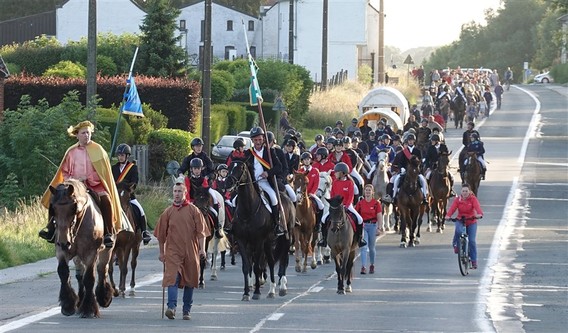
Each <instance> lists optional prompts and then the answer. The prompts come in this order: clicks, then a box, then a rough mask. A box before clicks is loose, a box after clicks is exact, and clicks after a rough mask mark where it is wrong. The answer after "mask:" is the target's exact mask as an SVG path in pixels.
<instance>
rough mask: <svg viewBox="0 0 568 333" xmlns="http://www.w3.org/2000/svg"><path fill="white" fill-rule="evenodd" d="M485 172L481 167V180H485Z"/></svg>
mask: <svg viewBox="0 0 568 333" xmlns="http://www.w3.org/2000/svg"><path fill="white" fill-rule="evenodd" d="M485 172H487V169H485V168H481V180H485Z"/></svg>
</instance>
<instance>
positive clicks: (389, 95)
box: [358, 87, 410, 131]
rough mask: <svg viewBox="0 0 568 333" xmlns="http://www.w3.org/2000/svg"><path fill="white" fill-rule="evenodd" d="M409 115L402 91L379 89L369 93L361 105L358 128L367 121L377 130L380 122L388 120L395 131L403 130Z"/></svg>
mask: <svg viewBox="0 0 568 333" xmlns="http://www.w3.org/2000/svg"><path fill="white" fill-rule="evenodd" d="M409 115H410V111H409V109H408V101H407V100H406V98H405V97H404V95H403V94H402V93H401V92H400V91H398V90H396V89H395V88H392V87H379V88H375V89H373V90H371V91H369V92H368V93H367V95H366V96H365V97H363V99H362V100H361V102H360V103H359V119H358V120H359V122H358V126H361V125H363V121H364V120H365V119H367V120H368V121H369V126H370V127H371V128H372V129H373V130H375V129H376V128H377V123H378V122H379V120H381V119H382V118H386V120H387V123H388V124H389V125H390V126H391V128H392V129H393V130H394V131H397V130H402V128H403V127H404V124H405V123H406V122H407V120H408V116H409Z"/></svg>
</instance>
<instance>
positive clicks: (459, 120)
mask: <svg viewBox="0 0 568 333" xmlns="http://www.w3.org/2000/svg"><path fill="white" fill-rule="evenodd" d="M466 106H467V105H466V100H465V99H464V98H463V97H462V96H461V95H459V94H458V96H456V98H454V100H452V101H451V102H450V109H452V111H453V112H454V124H455V125H456V128H458V126H459V127H460V128H463V119H464V118H465V109H466Z"/></svg>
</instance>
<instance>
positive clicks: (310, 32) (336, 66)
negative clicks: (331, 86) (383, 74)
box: [260, 0, 379, 81]
mask: <svg viewBox="0 0 568 333" xmlns="http://www.w3.org/2000/svg"><path fill="white" fill-rule="evenodd" d="M293 1H295V4H294V9H295V19H294V20H295V22H294V63H295V64H298V65H301V66H304V67H306V68H307V69H308V70H309V71H310V73H311V75H312V79H314V81H319V79H320V78H321V67H322V30H323V26H322V25H323V24H322V22H323V4H322V1H321V0H301V1H298V0H293ZM289 8H290V3H289V0H282V1H278V2H277V3H276V4H274V5H273V6H270V7H265V8H264V9H263V12H262V13H261V20H262V31H263V33H262V43H261V45H260V49H261V50H262V53H261V54H260V57H276V58H278V59H282V60H287V59H288V53H289V48H288V31H289V14H288V13H289ZM378 19H379V13H378V10H376V9H375V8H374V7H373V6H371V5H370V4H369V1H368V0H329V3H328V55H327V71H328V73H327V76H328V78H330V77H331V76H332V75H334V74H336V73H338V72H339V71H341V70H347V71H348V73H349V78H350V79H355V78H356V77H357V69H358V68H359V66H360V65H361V64H362V63H366V64H368V65H371V64H372V61H371V58H372V57H371V56H372V54H373V55H374V58H375V59H374V63H375V64H376V63H377V62H376V54H377V53H378Z"/></svg>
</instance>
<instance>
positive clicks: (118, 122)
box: [109, 46, 138, 157]
mask: <svg viewBox="0 0 568 333" xmlns="http://www.w3.org/2000/svg"><path fill="white" fill-rule="evenodd" d="M137 56H138V46H136V50H135V51H134V57H132V63H131V64H130V71H128V80H127V81H128V82H129V81H130V79H131V78H132V70H133V69H134V63H135V62H136V57H137ZM128 86H129V85H128V84H127V85H126V87H124V93H123V94H122V102H121V103H120V108H119V109H118V117H117V119H116V127H115V129H114V136H113V137H112V145H111V146H110V152H109V157H112V153H113V151H114V146H115V145H116V138H117V136H118V131H119V129H120V117H121V116H122V109H123V108H124V95H126V93H127V92H128Z"/></svg>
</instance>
